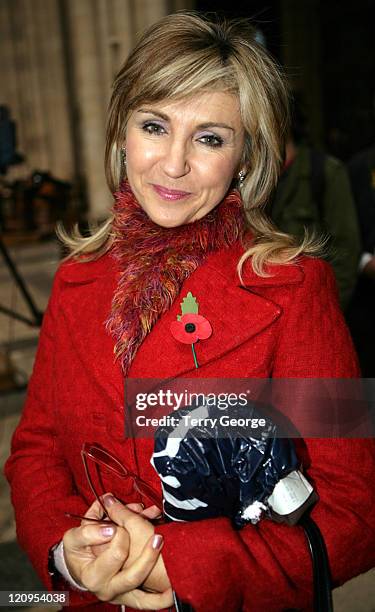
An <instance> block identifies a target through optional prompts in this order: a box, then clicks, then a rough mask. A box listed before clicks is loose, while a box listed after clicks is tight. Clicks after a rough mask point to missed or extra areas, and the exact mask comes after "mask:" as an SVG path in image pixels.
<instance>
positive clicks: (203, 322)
mask: <svg viewBox="0 0 375 612" xmlns="http://www.w3.org/2000/svg"><path fill="white" fill-rule="evenodd" d="M171 332H172V336H173V337H174V338H175V339H176V340H178V341H179V342H182V343H183V344H191V350H192V353H193V359H194V364H195V367H196V368H198V367H199V364H198V360H197V355H196V352H195V346H194V345H195V344H196V342H198V341H199V340H206V339H207V338H209V337H210V336H211V334H212V327H211V324H210V322H209V321H207V319H206V318H205V317H203V316H202V315H200V314H198V302H197V300H196V298H195V297H194V296H193V295H192V293H191V292H190V291H189V293H188V294H187V296H186V297H185V298H184V299H183V300H182V302H181V314H180V315H177V321H173V322H172V323H171Z"/></svg>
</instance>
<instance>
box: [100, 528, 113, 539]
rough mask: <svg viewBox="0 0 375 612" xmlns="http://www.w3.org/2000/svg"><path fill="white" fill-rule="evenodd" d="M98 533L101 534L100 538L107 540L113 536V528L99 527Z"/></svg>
mask: <svg viewBox="0 0 375 612" xmlns="http://www.w3.org/2000/svg"><path fill="white" fill-rule="evenodd" d="M100 533H101V534H102V536H104V537H106V538H109V536H113V534H114V533H115V528H114V527H101V528H100Z"/></svg>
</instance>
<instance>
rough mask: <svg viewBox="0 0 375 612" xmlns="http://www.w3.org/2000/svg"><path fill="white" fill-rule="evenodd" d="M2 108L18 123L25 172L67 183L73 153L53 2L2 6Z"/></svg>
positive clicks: (23, 0)
mask: <svg viewBox="0 0 375 612" xmlns="http://www.w3.org/2000/svg"><path fill="white" fill-rule="evenodd" d="M0 23H1V31H0V52H1V55H2V58H3V74H2V96H1V103H3V104H7V105H9V107H10V109H11V112H12V116H13V118H14V119H15V120H16V122H17V135H18V143H19V144H18V149H19V151H21V152H22V153H24V154H25V155H26V161H27V166H26V169H27V168H28V169H29V170H31V169H36V168H37V169H40V170H49V171H51V172H52V173H53V174H55V175H56V176H57V177H58V178H65V179H71V178H72V173H73V168H72V161H71V160H72V149H71V138H70V124H69V115H68V111H67V96H66V86H65V72H64V63H63V61H62V59H63V58H62V41H61V33H60V29H59V15H58V11H57V0H49V2H47V3H45V2H43V0H12V1H11V2H10V1H3V2H1V3H0Z"/></svg>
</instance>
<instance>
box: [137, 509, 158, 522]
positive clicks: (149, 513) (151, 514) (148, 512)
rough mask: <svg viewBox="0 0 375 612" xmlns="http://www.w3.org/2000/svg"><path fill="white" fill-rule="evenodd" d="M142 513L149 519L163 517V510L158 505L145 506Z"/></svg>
mask: <svg viewBox="0 0 375 612" xmlns="http://www.w3.org/2000/svg"><path fill="white" fill-rule="evenodd" d="M140 514H141V516H144V517H145V518H147V519H150V520H154V519H157V518H160V517H161V515H162V511H161V510H160V508H158V507H157V506H149V507H148V508H145V509H144V510H143V511H142V512H141V513H140Z"/></svg>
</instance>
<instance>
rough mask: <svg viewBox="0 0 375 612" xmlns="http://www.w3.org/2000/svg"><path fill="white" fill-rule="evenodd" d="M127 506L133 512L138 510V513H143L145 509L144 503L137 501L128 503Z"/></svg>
mask: <svg viewBox="0 0 375 612" xmlns="http://www.w3.org/2000/svg"><path fill="white" fill-rule="evenodd" d="M126 507H127V508H129V510H132V511H133V512H136V513H137V514H141V513H142V512H143V510H144V505H143V504H141V503H139V504H138V503H136V504H126Z"/></svg>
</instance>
